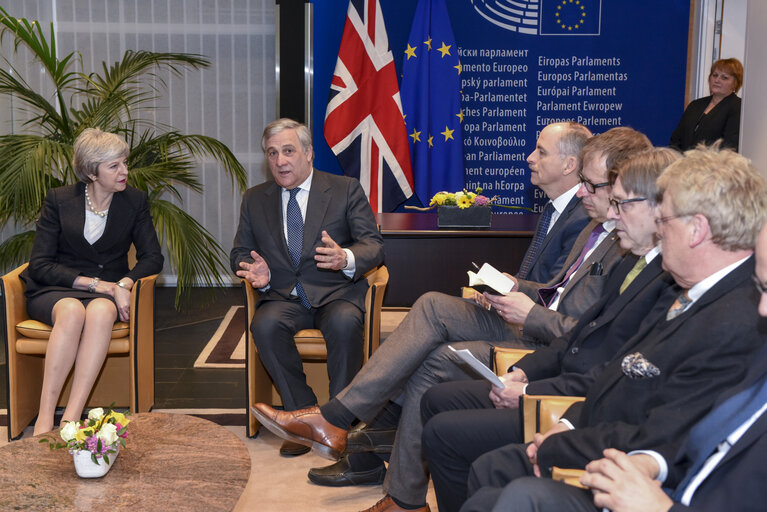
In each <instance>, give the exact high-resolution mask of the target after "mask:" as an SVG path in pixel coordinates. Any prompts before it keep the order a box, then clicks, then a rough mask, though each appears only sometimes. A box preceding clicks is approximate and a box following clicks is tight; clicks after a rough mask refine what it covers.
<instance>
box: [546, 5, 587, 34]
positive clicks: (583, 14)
mask: <svg viewBox="0 0 767 512" xmlns="http://www.w3.org/2000/svg"><path fill="white" fill-rule="evenodd" d="M570 4H572V6H571V7H575V8H576V11H575V12H576V13H577V12H580V14H581V15H580V19H578V20H577V21H576V22H575V23H565V22H564V21H563V20H562V18H561V16H560V12H561V11H562V8H563V7H567V6H568V5H570ZM554 16H556V22H557V25H558V26H559V28H561V29H563V30H570V31H572V30H573V29H576V30H577V29H579V28H581V25H583V24H584V23H585V22H586V20H585V18H586V7H584V6H583V5H581V2H580V0H562V2H561V3H560V4H559V5H558V6H557V10H556V12H555V13H554Z"/></svg>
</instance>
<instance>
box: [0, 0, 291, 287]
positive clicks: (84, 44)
mask: <svg viewBox="0 0 767 512" xmlns="http://www.w3.org/2000/svg"><path fill="white" fill-rule="evenodd" d="M2 6H3V8H4V9H5V10H6V11H8V12H9V13H10V14H11V15H12V16H16V17H25V18H28V19H31V20H39V21H40V22H41V23H42V24H43V27H45V30H46V33H47V31H48V27H49V26H50V23H51V22H52V21H53V22H54V26H55V31H56V37H57V42H58V45H59V55H60V56H63V55H66V54H68V53H70V52H71V51H73V50H78V51H79V52H81V53H82V56H83V68H84V71H86V72H89V71H91V70H97V69H98V70H99V71H101V62H102V61H106V62H108V63H110V64H111V63H113V62H115V61H117V60H118V59H119V58H121V56H122V55H123V53H124V52H125V51H126V50H128V49H133V50H150V51H160V52H189V53H200V54H203V55H205V56H206V57H208V58H209V59H210V61H211V66H210V67H209V68H207V69H205V70H203V71H192V70H187V71H184V74H183V76H182V77H176V76H173V77H171V76H168V77H166V81H167V84H168V86H169V87H168V90H167V94H166V95H164V96H163V97H162V98H160V99H159V100H158V102H157V106H158V107H159V109H158V110H156V111H155V112H154V113H153V115H154V118H155V119H156V120H157V121H159V122H160V123H167V124H170V125H171V126H173V127H174V128H177V129H179V130H180V131H182V132H184V133H198V134H203V135H208V136H211V137H215V138H217V139H219V140H221V141H222V142H224V143H225V144H227V145H228V146H229V148H230V149H231V150H232V151H233V152H234V154H235V155H236V156H237V158H238V159H239V161H240V162H241V163H242V164H243V166H245V168H246V169H247V170H248V184H249V186H252V185H255V184H258V183H261V182H263V181H264V180H265V178H266V174H265V167H264V160H263V153H262V151H261V133H262V131H263V127H264V126H265V125H266V124H267V123H268V122H270V121H271V120H273V119H274V117H275V115H276V112H275V111H276V108H275V101H274V98H275V95H276V92H275V77H274V68H275V12H274V0H216V1H210V0H120V1H119V2H118V1H109V2H107V1H104V0H98V1H94V0H4V1H3V2H2ZM11 50H12V39H11V38H10V36H8V35H6V36H5V38H4V39H3V40H2V46H0V57H5V58H8V59H9V60H10V61H12V62H13V65H14V66H15V67H17V68H18V69H19V71H20V72H21V73H23V75H24V77H25V78H27V80H29V81H30V84H31V85H32V86H33V87H35V88H38V87H39V86H40V79H41V74H40V73H39V71H38V67H37V66H38V65H36V64H35V63H34V62H32V61H31V59H29V56H28V55H24V54H21V55H14V54H13V53H12V51H11ZM0 65H3V66H5V67H6V68H7V64H5V63H4V62H2V60H0ZM9 107H10V105H9V103H8V102H7V101H5V100H4V99H0V133H10V132H13V131H18V130H20V129H22V128H21V124H20V122H19V121H20V119H19V116H18V113H14V112H13V111H12V109H11V108H9ZM198 172H199V174H200V177H201V181H202V183H203V185H204V190H205V193H204V194H203V195H200V194H197V193H195V192H191V191H185V192H184V193H183V201H184V209H185V210H186V211H187V212H189V213H191V214H192V215H193V216H194V217H195V218H196V219H198V220H199V221H200V222H201V223H202V224H203V225H204V226H205V228H206V229H208V231H210V232H211V233H212V234H213V236H214V237H215V238H216V239H217V240H218V242H219V243H220V244H221V246H222V247H223V248H224V251H226V253H227V254H228V253H229V250H230V249H231V246H232V241H233V239H234V233H235V231H236V229H237V221H238V217H239V204H240V196H239V194H238V193H237V192H236V191H234V190H232V186H231V183H230V181H229V179H228V178H227V177H226V175H225V174H224V173H223V171H221V169H220V168H219V166H218V165H217V164H216V163H213V162H209V161H208V162H200V165H199V168H198ZM25 229H26V227H19V228H16V227H15V226H12V225H11V226H7V227H6V228H5V229H3V230H0V239H5V238H6V237H8V236H10V235H11V234H13V233H15V232H18V231H22V230H25ZM17 230H18V231H17ZM166 261H167V259H166ZM227 276H228V277H229V275H228V274H227ZM160 279H161V280H162V281H163V282H166V283H175V276H174V275H173V272H172V271H171V270H170V269H169V268H167V265H166V269H165V270H164V272H163V273H162V274H161V276H160Z"/></svg>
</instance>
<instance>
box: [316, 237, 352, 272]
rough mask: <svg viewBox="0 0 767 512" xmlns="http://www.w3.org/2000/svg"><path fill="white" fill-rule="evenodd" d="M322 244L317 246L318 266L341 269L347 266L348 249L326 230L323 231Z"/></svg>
mask: <svg viewBox="0 0 767 512" xmlns="http://www.w3.org/2000/svg"><path fill="white" fill-rule="evenodd" d="M322 244H323V245H320V246H317V253H316V254H315V255H314V260H315V261H316V262H317V268H324V269H328V270H341V269H343V268H344V267H346V251H344V250H343V249H342V248H341V246H340V245H338V244H337V243H336V242H335V240H333V239H332V238H330V235H328V232H327V231H324V230H323V231H322Z"/></svg>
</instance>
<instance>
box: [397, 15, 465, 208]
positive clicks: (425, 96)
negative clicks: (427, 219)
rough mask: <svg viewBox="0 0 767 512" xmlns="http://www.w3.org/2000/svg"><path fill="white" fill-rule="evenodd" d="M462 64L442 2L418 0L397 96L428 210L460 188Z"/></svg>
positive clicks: (418, 188)
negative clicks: (443, 193)
mask: <svg viewBox="0 0 767 512" xmlns="http://www.w3.org/2000/svg"><path fill="white" fill-rule="evenodd" d="M460 73H461V64H460V61H459V59H458V47H457V46H456V44H455V37H454V36H453V29H452V28H451V26H450V18H449V17H448V14H447V7H446V5H445V0H419V2H418V6H417V7H416V12H415V17H414V18H413V27H412V28H411V29H410V38H409V39H408V43H407V48H406V50H405V55H404V56H403V62H402V84H401V85H400V96H401V98H402V111H403V113H404V115H405V125H406V126H407V133H408V142H409V144H410V155H411V158H412V160H413V181H414V182H415V193H416V195H417V196H418V199H419V200H420V201H421V204H423V205H424V206H426V205H428V204H429V200H430V199H431V197H432V196H433V195H434V194H436V193H437V192H440V191H443V190H445V191H448V192H456V191H459V190H462V189H463V187H464V169H463V136H462V132H461V122H462V121H463V114H462V113H461V96H460V88H461V77H460Z"/></svg>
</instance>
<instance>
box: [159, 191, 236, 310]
mask: <svg viewBox="0 0 767 512" xmlns="http://www.w3.org/2000/svg"><path fill="white" fill-rule="evenodd" d="M149 209H150V211H151V213H152V218H153V219H154V225H155V229H156V230H157V233H158V235H159V237H160V243H161V244H162V245H164V246H165V247H166V249H167V251H168V255H169V258H170V266H171V268H173V269H175V270H176V275H177V276H178V289H179V290H182V293H181V294H176V306H178V305H179V303H180V301H181V300H183V299H184V298H185V294H186V293H187V292H188V290H189V288H190V287H192V286H194V285H195V284H198V281H199V280H201V281H202V282H203V283H204V284H206V285H208V286H210V285H217V286H223V285H224V282H223V281H222V279H221V275H226V274H228V273H229V268H228V266H226V265H225V264H224V262H228V261H229V258H228V256H227V255H226V253H225V252H224V250H223V249H222V248H221V246H220V245H219V243H218V242H217V241H216V239H215V238H214V237H213V235H211V234H210V232H209V231H208V230H207V229H205V228H204V227H203V226H202V225H201V224H200V223H199V222H197V221H196V220H195V219H194V217H192V216H191V215H189V214H188V213H187V212H185V211H184V210H183V209H181V208H179V207H178V206H176V205H174V204H173V203H171V202H169V201H165V200H162V199H154V200H152V201H151V203H150V207H149ZM181 255H185V256H186V257H183V258H182V257H180V256H181Z"/></svg>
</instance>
